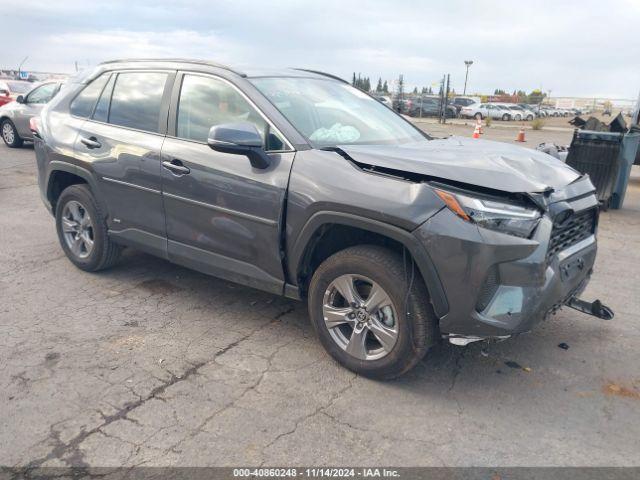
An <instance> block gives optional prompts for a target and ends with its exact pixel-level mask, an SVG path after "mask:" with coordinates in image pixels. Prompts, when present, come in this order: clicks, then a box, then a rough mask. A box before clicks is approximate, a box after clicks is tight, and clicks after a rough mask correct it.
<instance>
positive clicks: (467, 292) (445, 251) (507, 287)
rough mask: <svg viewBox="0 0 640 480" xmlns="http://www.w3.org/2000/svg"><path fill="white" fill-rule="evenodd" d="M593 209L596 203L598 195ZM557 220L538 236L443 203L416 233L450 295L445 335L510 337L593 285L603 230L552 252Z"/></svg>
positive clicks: (591, 204)
mask: <svg viewBox="0 0 640 480" xmlns="http://www.w3.org/2000/svg"><path fill="white" fill-rule="evenodd" d="M581 204H582V206H583V207H585V208H596V205H597V202H596V200H595V197H593V201H592V202H591V201H590V202H588V203H585V201H584V200H581ZM552 227H553V224H552V221H551V219H550V218H549V217H548V216H546V215H545V216H544V217H543V218H542V219H541V220H540V223H539V225H538V227H537V228H536V231H535V232H534V235H533V237H532V238H531V239H522V238H518V237H514V236H511V235H507V234H503V233H499V232H495V231H492V230H487V229H484V228H479V227H477V226H476V225H474V224H471V223H468V222H465V221H463V220H461V219H460V218H458V217H457V216H456V215H454V214H453V213H452V212H451V211H450V210H448V209H446V208H445V209H443V210H441V211H440V212H438V213H437V214H436V215H434V216H433V217H431V218H430V219H429V220H428V221H427V222H425V223H424V224H423V225H421V226H420V227H419V228H418V229H417V230H415V231H414V235H416V237H417V238H418V239H419V241H420V242H421V243H422V245H423V246H424V248H425V249H426V250H427V252H428V253H429V256H430V257H431V260H432V261H433V264H434V266H435V270H436V271H437V274H438V277H439V280H440V282H441V284H442V287H443V290H444V292H445V295H446V297H447V302H448V305H449V309H448V312H447V313H446V314H445V315H443V316H442V317H441V318H440V331H441V333H442V334H443V335H451V336H461V337H477V338H485V337H502V336H509V335H513V334H517V333H522V332H526V331H529V330H531V328H532V327H533V326H534V325H535V324H536V323H537V322H539V321H541V320H542V319H544V318H546V317H547V316H549V315H550V314H553V313H555V311H556V310H557V309H559V308H560V307H561V306H563V305H565V304H566V303H567V302H568V301H569V300H570V299H571V298H572V297H574V296H577V295H579V294H580V293H581V292H582V291H583V290H584V288H585V287H586V285H587V283H588V281H589V278H590V276H591V273H592V271H593V265H594V262H595V258H596V250H597V244H596V238H595V234H594V235H590V236H588V237H587V238H585V239H583V240H581V241H580V242H578V243H576V244H574V245H571V246H569V247H567V248H566V249H563V250H562V251H560V252H559V253H557V254H555V255H553V256H551V257H549V256H548V255H547V252H548V250H549V242H550V238H551V233H552Z"/></svg>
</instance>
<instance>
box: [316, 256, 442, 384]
mask: <svg viewBox="0 0 640 480" xmlns="http://www.w3.org/2000/svg"><path fill="white" fill-rule="evenodd" d="M405 260H406V261H405ZM309 316H310V317H311V323H312V325H313V327H314V329H315V331H316V332H317V334H318V336H319V338H320V341H321V343H322V345H323V346H324V348H325V349H326V350H327V352H328V353H329V354H330V355H331V356H332V357H333V358H334V359H336V360H337V361H338V362H340V363H341V364H342V365H344V366H345V367H346V368H348V369H349V370H352V371H354V372H356V373H358V374H361V375H364V376H367V377H372V378H380V379H388V378H394V377H397V376H399V375H401V374H403V373H404V372H406V371H408V370H409V369H411V368H412V367H413V366H415V365H416V364H417V363H418V362H419V361H420V360H421V359H422V357H423V356H424V354H425V353H426V352H427V350H428V348H429V347H430V346H431V345H432V344H433V343H434V342H435V340H436V337H437V335H436V332H437V327H436V320H435V315H434V313H433V311H432V309H431V305H430V304H429V299H428V294H427V291H426V288H425V286H424V283H423V281H422V278H421V276H420V274H419V273H418V272H417V267H416V266H415V265H414V264H413V262H412V261H411V260H410V259H409V258H406V259H403V257H402V256H401V255H399V254H397V253H395V252H393V251H391V250H388V249H386V248H383V247H378V246H373V245H361V246H356V247H350V248H347V249H345V250H342V251H340V252H338V253H336V254H334V255H333V256H331V257H329V258H328V259H327V260H325V261H324V262H323V263H322V264H321V265H320V266H319V267H318V269H317V270H316V271H315V273H314V274H313V278H312V279H311V283H310V285H309Z"/></svg>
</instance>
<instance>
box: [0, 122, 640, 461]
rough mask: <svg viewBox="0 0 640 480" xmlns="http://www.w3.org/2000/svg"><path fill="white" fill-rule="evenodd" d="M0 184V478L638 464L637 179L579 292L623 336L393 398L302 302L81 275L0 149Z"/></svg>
mask: <svg viewBox="0 0 640 480" xmlns="http://www.w3.org/2000/svg"><path fill="white" fill-rule="evenodd" d="M431 128H432V127H431V126H429V129H431ZM449 128H450V129H449ZM458 129H459V130H460V132H457V130H458ZM463 129H464V132H466V133H465V134H468V135H470V134H471V132H470V131H469V127H464V126H456V127H447V129H446V130H442V131H443V132H449V131H451V132H455V133H462V130H463ZM433 130H435V128H433ZM487 130H488V131H487V133H486V134H485V136H486V137H488V138H500V136H502V135H503V130H504V129H502V130H501V129H498V128H491V129H487ZM494 132H495V133H494ZM556 133H558V132H555V133H553V135H555V134H556ZM507 134H508V138H506V139H505V140H506V141H512V139H511V137H513V136H514V131H513V130H507ZM564 134H565V133H563V135H564ZM528 135H529V132H528ZM536 135H542V136H540V137H538V138H537V139H536V140H534V138H533V134H531V136H529V141H530V142H531V143H530V144H531V145H533V144H534V143H535V142H537V141H538V140H539V139H540V138H551V135H550V136H548V137H547V136H546V133H545V131H544V130H543V131H542V132H539V133H536ZM567 135H569V138H570V132H569V133H567ZM554 138H555V137H554ZM0 172H2V175H1V176H0V204H1V205H2V209H0V273H1V275H0V405H2V416H1V418H0V465H4V466H27V465H30V466H67V465H73V466H87V465H91V466H120V465H148V466H149V465H152V466H158V465H189V466H195V465H198V466H205V465H227V466H228V465H363V466H364V465H394V466H429V465H434V466H440V465H447V466H478V465H510V466H518V465H527V466H536V465H574V466H584V465H591V466H596V465H600V466H604V465H616V466H624V465H638V464H639V463H640V373H639V370H638V365H640V331H639V324H640V322H639V320H640V314H639V313H638V311H639V310H640V287H639V286H638V285H639V284H638V277H637V274H638V265H639V264H640V172H638V171H637V170H636V171H635V172H634V174H633V178H632V180H631V185H630V191H629V192H628V197H627V203H626V207H625V208H624V209H623V210H620V211H609V212H605V213H604V214H603V215H602V217H601V227H600V234H599V239H600V252H599V256H598V261H597V268H596V273H595V277H594V279H593V281H592V283H591V284H590V286H589V288H588V290H587V292H586V293H585V297H586V298H590V299H593V298H601V299H603V300H605V301H606V303H607V304H609V305H610V306H611V307H612V308H613V309H614V310H615V312H616V318H615V319H614V320H613V321H611V322H608V323H607V322H603V321H599V320H596V319H592V318H590V317H587V316H585V315H582V314H580V313H578V312H575V311H573V310H568V309H565V310H562V311H561V312H560V313H558V315H556V316H555V317H554V318H552V319H551V320H549V321H548V322H546V323H544V324H542V325H540V326H539V327H538V328H537V329H535V330H534V331H533V332H531V333H530V334H527V335H522V336H520V337H518V338H515V339H511V340H508V341H505V342H503V343H500V344H496V345H493V346H491V347H490V349H489V350H488V355H486V356H485V355H483V354H482V353H481V346H480V345H475V344H474V345H470V346H468V347H466V348H460V347H453V346H450V345H441V346H439V347H437V348H435V349H434V350H433V351H432V352H431V353H430V355H429V356H428V357H427V358H426V359H425V360H424V361H423V362H422V363H421V364H420V365H419V366H418V367H417V368H416V369H415V370H413V371H412V372H410V373H409V374H408V375H406V376H404V377H403V378H401V379H399V380H396V381H392V382H386V383H380V382H374V381H370V380H367V379H364V378H361V377H358V376H355V375H353V374H352V373H350V372H348V371H346V370H344V369H343V368H341V367H340V366H338V365H337V364H336V363H335V362H333V361H332V360H331V359H330V358H329V357H328V356H327V355H326V354H325V353H324V351H323V350H322V348H321V347H320V345H319V344H318V342H317V341H316V339H315V338H314V336H313V334H312V330H311V328H310V325H309V322H308V318H307V313H306V306H305V304H303V303H297V302H294V301H290V300H286V299H283V298H279V297H276V296H272V295H269V294H266V293H262V292H259V291H256V290H252V289H250V288H245V287H242V286H238V285H234V284H231V283H227V282H224V281H221V280H217V279H215V278H210V277H207V276H204V275H201V274H199V273H195V272H192V271H189V270H186V269H184V268H181V267H177V266H174V265H171V264H170V263H168V262H166V261H163V260H160V259H157V258H154V257H151V256H148V255H145V254H142V253H139V252H136V251H133V250H130V251H127V253H126V255H125V257H124V258H123V260H122V261H121V262H120V264H119V265H118V266H116V267H115V268H113V269H111V270H109V271H107V272H103V273H100V274H89V273H84V272H82V271H80V270H78V269H76V268H74V267H73V265H72V264H71V263H70V262H69V261H67V260H66V258H65V257H64V255H63V253H62V251H61V249H60V247H59V245H58V241H57V238H56V235H55V231H54V224H53V219H52V218H51V216H50V215H49V214H48V213H47V212H46V211H45V209H44V207H43V206H42V204H41V201H40V198H39V193H38V189H37V185H36V177H35V165H34V154H33V150H32V148H30V147H25V148H23V149H19V150H9V149H7V148H6V147H5V146H4V145H2V146H1V147H0ZM562 342H564V343H566V344H568V346H569V348H568V350H565V349H562V348H559V347H558V344H560V343H562Z"/></svg>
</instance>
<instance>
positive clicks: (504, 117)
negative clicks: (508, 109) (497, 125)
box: [502, 113, 511, 122]
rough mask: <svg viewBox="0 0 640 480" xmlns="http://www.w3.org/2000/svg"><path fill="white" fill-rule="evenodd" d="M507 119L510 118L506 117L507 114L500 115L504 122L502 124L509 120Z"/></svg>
mask: <svg viewBox="0 0 640 480" xmlns="http://www.w3.org/2000/svg"><path fill="white" fill-rule="evenodd" d="M509 118H511V117H509V115H508V114H507V113H505V114H504V115H502V121H504V122H506V121H508V120H509Z"/></svg>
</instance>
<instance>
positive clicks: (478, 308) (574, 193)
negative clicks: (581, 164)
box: [335, 148, 613, 345]
mask: <svg viewBox="0 0 640 480" xmlns="http://www.w3.org/2000/svg"><path fill="white" fill-rule="evenodd" d="M519 150H521V151H524V152H528V151H526V150H524V149H519ZM335 151H337V152H338V153H340V154H341V155H343V156H344V157H345V158H347V159H349V160H350V161H352V162H354V163H355V164H356V165H357V166H358V167H360V168H361V169H363V170H365V171H369V172H371V173H376V174H380V175H387V176H396V177H398V178H403V179H405V180H410V181H413V182H418V183H426V184H428V185H429V186H430V187H431V188H433V190H434V192H435V193H436V195H437V196H438V197H439V198H440V199H441V200H442V203H443V205H444V206H443V208H442V209H441V210H439V211H438V212H437V213H436V214H434V215H433V216H431V217H430V218H429V219H428V220H427V221H426V222H424V223H423V224H421V225H420V226H419V227H418V228H416V229H415V230H414V232H413V234H414V235H415V236H416V237H417V238H418V240H419V241H420V242H421V244H422V245H423V246H424V248H425V250H426V251H427V252H428V254H429V257H430V258H431V260H432V261H433V264H434V266H435V270H436V271H437V274H438V277H439V280H440V283H441V284H442V287H443V290H444V292H445V294H446V299H447V304H448V307H449V308H448V311H447V312H446V313H445V314H444V315H442V316H441V318H440V331H441V333H442V335H443V337H444V338H447V339H448V340H449V341H450V342H451V343H453V344H456V345H466V344H468V343H471V342H474V341H479V340H484V339H487V338H494V339H495V338H506V337H509V336H512V335H515V334H519V333H523V332H527V331H529V330H531V328H532V327H533V326H534V325H535V324H536V323H538V322H539V321H541V320H543V319H545V318H548V317H549V316H551V315H554V314H555V313H556V312H557V310H558V309H560V308H561V307H563V306H570V307H572V308H575V309H578V310H579V311H581V312H583V313H588V314H590V315H594V316H597V317H599V318H603V319H609V318H612V317H613V312H612V311H611V309H609V308H608V307H606V306H604V305H602V304H601V303H600V302H599V301H596V302H593V303H588V302H585V301H584V300H580V299H579V296H580V295H581V293H582V292H583V291H584V289H585V287H586V286H587V283H588V282H589V279H590V277H591V274H592V272H593V267H594V263H595V258H596V251H597V242H596V232H597V225H598V202H597V199H596V197H595V195H594V192H595V188H594V186H593V184H592V183H591V181H590V180H589V178H588V177H587V176H580V175H579V174H578V173H577V172H575V171H573V170H570V171H568V170H567V169H566V168H565V166H564V165H553V163H552V164H551V167H549V166H548V165H547V164H546V163H547V160H546V159H540V158H539V157H538V156H537V155H538V154H537V153H536V154H530V153H526V154H527V155H532V156H535V157H536V158H535V162H538V165H537V168H538V169H539V170H541V171H542V172H543V173H542V174H540V175H535V174H534V173H533V172H534V171H535V169H534V168H533V167H532V165H531V164H532V163H534V162H533V161H529V162H527V161H521V162H520V163H521V164H522V165H527V168H528V172H526V174H525V175H524V176H523V175H522V174H521V172H519V173H515V174H513V176H512V180H513V182H511V183H506V184H505V187H504V190H498V189H496V187H497V186H499V185H500V183H499V182H497V181H496V179H495V178H493V177H491V175H490V173H491V172H489V171H488V170H487V169H486V168H485V167H482V169H481V168H480V167H479V166H480V162H475V163H474V162H471V164H472V165H474V166H475V167H477V168H476V173H478V172H480V171H481V170H482V171H481V174H480V175H478V177H477V178H476V179H474V178H473V175H468V174H465V172H463V171H462V170H461V169H459V168H458V166H459V165H454V167H453V168H452V169H446V170H445V169H444V168H443V167H444V165H443V164H442V162H440V161H437V162H436V164H437V167H436V168H432V167H433V163H432V162H431V161H429V162H420V163H418V162H412V161H410V160H407V159H406V157H405V158H404V162H403V163H402V165H403V167H405V168H408V170H398V169H397V167H396V168H392V165H391V164H389V163H388V162H386V161H385V162H378V160H379V158H378V157H377V156H375V157H373V158H372V157H371V156H369V155H365V154H364V149H353V148H349V149H336V150H335ZM440 153H441V156H442V151H441V152H440ZM498 156H499V157H501V158H502V160H501V161H504V162H506V163H509V160H510V158H513V156H514V155H513V154H512V153H511V151H510V150H504V151H501V153H500V154H495V155H492V156H489V157H488V158H492V159H493V160H492V161H493V163H494V165H498V163H499V162H498V161H497V160H496V158H497V157H498ZM550 161H551V162H556V161H555V160H550ZM515 163H517V162H515ZM485 164H486V162H485ZM412 165H414V166H415V168H412V169H409V168H410V167H411V166H412ZM483 165H484V164H483ZM394 167H395V165H394ZM546 167H549V168H546ZM510 168H513V166H511V167H510ZM553 169H556V170H557V171H558V172H559V173H558V176H557V177H556V182H549V181H546V180H548V179H549V171H548V170H553ZM496 171H499V172H500V173H501V174H502V177H503V179H504V169H501V167H500V166H496ZM451 172H453V173H451ZM445 175H446V176H445ZM558 177H562V178H560V179H558ZM474 180H475V182H477V183H474ZM565 182H566V183H565ZM550 183H553V186H551V185H550ZM513 184H517V185H518V186H520V187H524V186H528V187H531V188H532V190H530V192H533V193H528V192H522V191H513V190H514V188H513ZM509 187H511V188H509Z"/></svg>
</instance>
